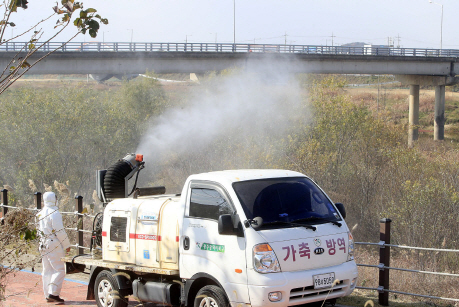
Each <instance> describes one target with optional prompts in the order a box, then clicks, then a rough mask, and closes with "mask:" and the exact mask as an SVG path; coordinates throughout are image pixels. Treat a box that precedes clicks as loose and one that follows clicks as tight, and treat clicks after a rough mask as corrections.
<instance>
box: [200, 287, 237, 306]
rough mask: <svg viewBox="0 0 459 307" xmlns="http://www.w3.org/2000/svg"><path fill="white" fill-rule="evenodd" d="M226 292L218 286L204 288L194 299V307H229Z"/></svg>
mask: <svg viewBox="0 0 459 307" xmlns="http://www.w3.org/2000/svg"><path fill="white" fill-rule="evenodd" d="M228 306H229V303H228V299H227V298H226V294H225V291H223V289H222V288H220V287H217V286H205V287H202V288H201V289H200V290H199V291H198V294H197V295H196V298H195V299H194V307H228Z"/></svg>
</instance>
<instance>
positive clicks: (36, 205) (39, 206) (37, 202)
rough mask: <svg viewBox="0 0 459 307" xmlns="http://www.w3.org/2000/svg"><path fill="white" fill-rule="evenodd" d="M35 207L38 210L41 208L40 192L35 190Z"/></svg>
mask: <svg viewBox="0 0 459 307" xmlns="http://www.w3.org/2000/svg"><path fill="white" fill-rule="evenodd" d="M34 195H35V207H36V208H37V209H38V210H41V193H40V192H35V193H34Z"/></svg>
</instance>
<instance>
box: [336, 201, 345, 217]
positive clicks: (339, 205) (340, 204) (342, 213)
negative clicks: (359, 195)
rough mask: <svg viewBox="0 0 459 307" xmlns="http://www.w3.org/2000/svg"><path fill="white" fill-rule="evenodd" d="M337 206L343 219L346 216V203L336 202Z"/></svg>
mask: <svg viewBox="0 0 459 307" xmlns="http://www.w3.org/2000/svg"><path fill="white" fill-rule="evenodd" d="M335 206H336V208H338V211H339V213H341V216H342V217H343V219H345V218H346V209H344V205H343V204H342V203H335Z"/></svg>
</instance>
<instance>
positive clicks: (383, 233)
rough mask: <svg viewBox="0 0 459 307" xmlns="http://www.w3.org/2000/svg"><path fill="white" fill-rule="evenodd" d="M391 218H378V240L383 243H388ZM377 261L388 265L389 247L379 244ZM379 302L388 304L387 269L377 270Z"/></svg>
mask: <svg viewBox="0 0 459 307" xmlns="http://www.w3.org/2000/svg"><path fill="white" fill-rule="evenodd" d="M391 222H392V220H391V219H381V220H379V223H380V224H379V226H380V228H379V229H380V230H379V240H380V241H381V242H383V243H384V244H390V223H391ZM379 263H380V264H382V265H383V266H386V267H388V266H390V247H389V246H381V247H380V249H379ZM378 289H379V304H380V305H383V306H389V292H387V291H384V289H386V290H389V269H384V268H382V269H380V270H379V287H378Z"/></svg>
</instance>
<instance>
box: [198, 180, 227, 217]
mask: <svg viewBox="0 0 459 307" xmlns="http://www.w3.org/2000/svg"><path fill="white" fill-rule="evenodd" d="M222 214H232V210H231V206H230V205H229V204H228V202H227V201H226V199H225V198H224V197H223V196H222V195H221V194H220V193H219V192H218V191H216V190H213V189H204V188H193V189H191V200H190V213H189V216H190V217H197V218H205V219H212V220H218V217H219V216H220V215H222Z"/></svg>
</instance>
